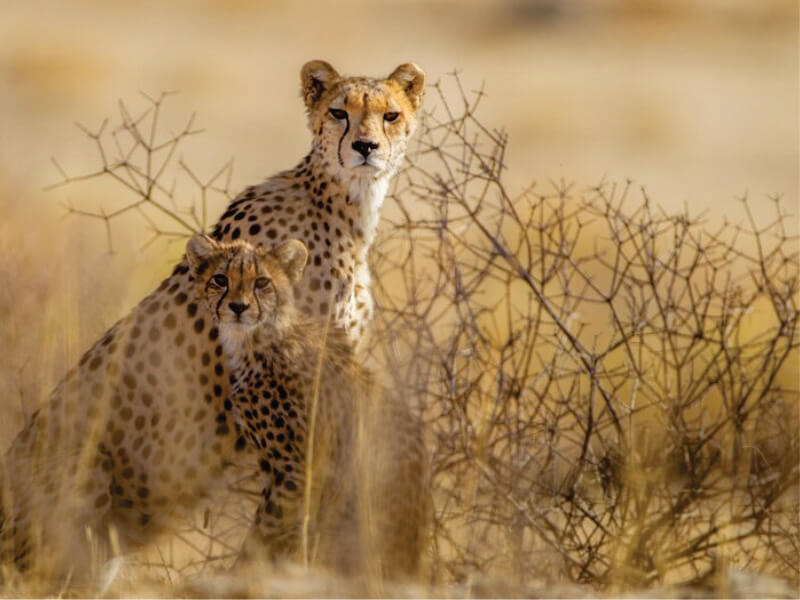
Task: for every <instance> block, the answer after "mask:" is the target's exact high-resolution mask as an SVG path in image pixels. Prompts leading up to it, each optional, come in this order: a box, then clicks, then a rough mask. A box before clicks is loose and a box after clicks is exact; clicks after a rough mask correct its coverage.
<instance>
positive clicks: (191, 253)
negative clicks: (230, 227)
mask: <svg viewBox="0 0 800 600" xmlns="http://www.w3.org/2000/svg"><path fill="white" fill-rule="evenodd" d="M218 251H219V244H218V243H217V242H216V240H214V239H212V238H210V237H209V236H207V235H206V234H204V233H196V234H195V235H194V236H192V238H191V239H190V240H189V241H188V242H187V243H186V258H187V259H188V260H189V266H190V267H191V269H192V271H194V272H196V273H197V272H202V271H204V270H205V268H206V266H207V265H208V261H209V259H210V258H211V257H212V256H213V255H214V254H215V253H216V252H218Z"/></svg>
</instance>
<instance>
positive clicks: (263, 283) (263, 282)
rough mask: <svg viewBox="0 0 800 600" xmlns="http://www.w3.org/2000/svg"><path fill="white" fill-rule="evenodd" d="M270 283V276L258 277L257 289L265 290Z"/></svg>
mask: <svg viewBox="0 0 800 600" xmlns="http://www.w3.org/2000/svg"><path fill="white" fill-rule="evenodd" d="M269 284H270V281H269V278H268V277H259V278H258V279H256V289H259V290H263V289H264V288H265V287H267V286H268V285H269Z"/></svg>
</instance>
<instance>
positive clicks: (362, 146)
mask: <svg viewBox="0 0 800 600" xmlns="http://www.w3.org/2000/svg"><path fill="white" fill-rule="evenodd" d="M377 148H378V144H377V143H376V142H370V141H369V140H356V141H355V142H353V150H355V151H356V152H358V153H359V154H360V155H361V156H363V157H364V158H367V156H369V153H370V152H372V151H373V150H376V149H377Z"/></svg>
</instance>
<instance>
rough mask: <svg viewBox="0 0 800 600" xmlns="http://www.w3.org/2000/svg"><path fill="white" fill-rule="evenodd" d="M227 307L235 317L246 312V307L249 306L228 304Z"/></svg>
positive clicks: (236, 303)
mask: <svg viewBox="0 0 800 600" xmlns="http://www.w3.org/2000/svg"><path fill="white" fill-rule="evenodd" d="M228 306H230V307H231V310H232V311H233V312H235V313H236V314H237V315H240V314H242V313H243V312H244V311H246V310H247V307H248V306H250V305H249V304H242V303H241V302H229V303H228Z"/></svg>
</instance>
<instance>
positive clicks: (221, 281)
mask: <svg viewBox="0 0 800 600" xmlns="http://www.w3.org/2000/svg"><path fill="white" fill-rule="evenodd" d="M211 280H212V281H213V282H214V283H216V284H217V285H218V286H219V287H228V278H227V277H225V275H214V276H213V277H212V278H211Z"/></svg>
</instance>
